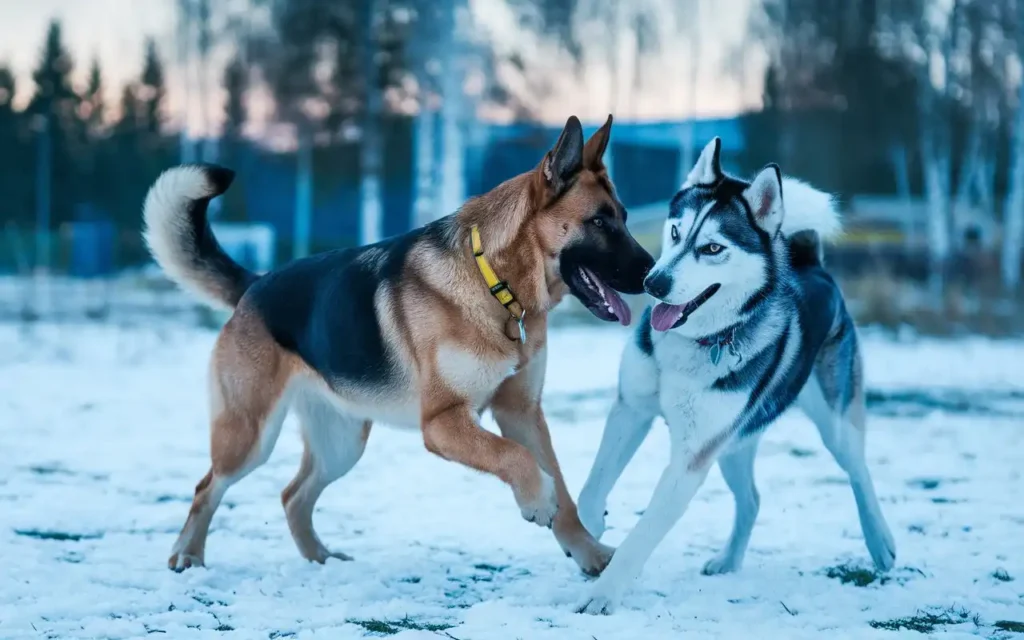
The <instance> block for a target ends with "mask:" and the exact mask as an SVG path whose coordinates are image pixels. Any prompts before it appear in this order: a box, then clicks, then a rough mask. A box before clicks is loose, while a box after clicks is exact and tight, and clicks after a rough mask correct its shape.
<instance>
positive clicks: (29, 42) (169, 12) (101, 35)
mask: <svg viewBox="0 0 1024 640" xmlns="http://www.w3.org/2000/svg"><path fill="white" fill-rule="evenodd" d="M635 1H636V2H638V3H639V1H640V0H635ZM646 2H647V3H648V4H649V5H650V4H652V5H653V6H658V3H659V2H660V4H661V5H662V6H665V7H669V6H671V5H679V3H687V4H692V0H646ZM0 5H2V6H0V61H2V62H5V63H7V64H10V65H11V66H12V67H13V68H14V70H15V71H16V73H17V74H18V79H19V92H18V100H19V102H20V103H23V102H24V101H25V100H27V98H28V95H29V93H30V92H31V76H30V74H31V70H32V68H33V67H34V66H35V65H36V64H37V61H38V58H39V52H40V50H41V47H42V43H43V36H44V33H45V30H46V25H47V23H48V21H49V20H50V19H51V18H53V17H59V18H60V19H61V20H62V23H63V27H64V33H65V39H66V42H67V44H68V46H69V48H70V49H71V51H72V54H73V56H74V58H75V62H76V78H77V79H78V80H79V81H84V76H85V72H86V70H87V68H88V65H89V60H90V59H91V58H92V57H93V56H98V57H99V58H100V60H101V62H102V65H103V69H104V72H105V78H106V83H107V94H108V98H109V100H110V102H112V103H116V100H117V96H118V94H119V92H120V88H121V86H122V85H123V83H124V82H125V81H127V80H130V79H132V78H134V77H135V76H137V75H138V73H139V65H140V64H141V52H142V48H143V42H144V39H145V38H146V37H147V36H150V35H151V36H153V37H155V38H156V39H157V42H158V44H159V45H160V49H161V53H162V54H163V57H164V58H165V60H166V61H167V63H168V65H169V69H168V75H169V76H170V78H169V84H170V86H169V96H168V100H169V105H168V111H169V114H168V115H169V116H170V117H171V118H170V119H171V121H172V122H178V121H180V118H181V115H180V114H181V113H182V107H181V104H182V102H181V101H182V93H183V92H182V91H181V90H180V87H181V78H180V74H178V73H177V70H176V69H174V68H173V63H174V60H173V57H174V49H173V43H174V40H173V38H174V28H175V14H174V0H31V2H22V1H21V0H0ZM471 6H472V7H473V12H474V16H475V18H476V20H477V21H478V24H479V25H480V26H481V28H483V29H484V30H486V31H487V32H489V33H491V34H492V37H493V38H494V39H495V41H496V43H497V46H498V47H499V48H501V47H505V46H508V45H510V44H513V43H520V44H521V41H522V39H523V38H524V34H522V33H520V32H519V31H518V30H517V29H514V28H512V27H509V26H508V25H510V24H513V20H511V16H510V14H509V13H508V9H507V8H506V7H505V5H504V3H503V1H502V0H472V1H471ZM680 6H681V5H680ZM749 6H750V0H716V1H715V2H711V1H709V0H705V1H704V2H703V3H702V7H703V9H702V11H701V13H700V16H699V19H698V20H697V23H698V24H699V25H700V32H701V45H700V60H701V64H700V73H699V81H698V90H697V101H696V106H697V112H698V114H699V115H701V116H711V115H726V114H731V113H735V112H736V111H738V110H739V109H741V108H742V107H744V106H747V105H750V104H756V103H757V101H758V95H759V93H760V91H759V87H758V84H759V73H758V71H757V70H758V69H759V68H760V63H759V59H758V56H757V52H756V51H748V52H747V54H746V60H747V63H746V65H745V66H744V68H746V69H747V70H748V71H747V74H746V75H747V78H746V82H745V84H746V85H747V86H746V89H743V88H742V87H741V82H740V79H739V78H738V77H737V75H738V74H736V73H735V72H728V73H727V72H726V69H725V67H726V60H727V57H728V56H730V55H733V54H734V53H735V52H736V51H737V47H738V45H739V44H740V43H741V40H742V37H743V35H744V32H745V30H746V22H747V15H748V12H749ZM671 13H672V12H671V11H668V10H666V12H665V14H666V16H668V15H669V14H671ZM683 19H684V21H685V22H686V23H687V24H689V23H692V22H693V16H692V13H685V14H684V15H683ZM665 22H666V24H667V25H668V26H666V29H669V30H670V33H672V31H671V30H672V29H673V27H672V26H671V25H670V24H669V23H672V22H673V20H672V19H671V18H670V17H666V19H665ZM675 28H676V29H677V31H676V32H678V27H675ZM666 40H669V41H668V42H666V43H665V45H664V46H663V48H662V51H661V53H660V54H659V55H657V56H655V57H652V58H651V59H648V60H645V61H644V64H643V71H642V76H643V80H644V82H643V84H642V86H641V89H640V91H639V92H635V93H634V92H633V91H632V90H631V89H630V87H629V85H630V78H629V75H630V74H631V72H632V69H633V67H634V63H633V61H632V57H631V52H630V51H631V50H630V48H629V45H628V44H627V45H626V46H624V48H623V56H622V64H621V67H622V69H623V74H624V77H623V79H622V80H621V82H622V84H623V86H622V88H621V91H620V93H619V96H620V97H619V103H618V105H617V106H616V107H615V108H614V112H615V113H616V115H617V117H618V118H620V119H625V120H632V119H642V120H652V119H674V118H680V117H684V116H685V115H687V114H688V109H689V104H690V99H689V98H688V94H689V91H688V86H689V81H688V78H689V74H690V59H691V56H690V52H691V45H690V42H689V40H688V39H687V38H686V37H685V35H684V36H679V35H677V36H675V37H674V38H671V39H669V38H666ZM526 49H527V50H529V51H533V52H534V55H535V56H536V58H537V59H536V60H535V61H533V64H534V65H539V66H540V67H541V68H544V67H545V66H546V67H547V68H548V69H550V70H551V71H552V72H553V73H554V74H556V76H558V77H562V75H563V72H560V71H558V69H557V68H555V69H552V67H558V66H560V65H563V64H564V63H563V62H562V61H559V60H557V56H555V55H554V54H553V53H552V52H551V51H550V50H547V49H546V48H545V47H543V46H540V45H539V44H535V45H532V46H529V47H526ZM223 57H224V56H223V55H221V56H220V58H221V59H223ZM591 58H592V59H591V60H590V62H589V63H588V65H587V67H586V68H585V70H584V73H583V74H582V79H581V80H578V81H577V80H574V79H573V78H572V76H571V75H570V74H568V73H564V81H560V82H557V83H555V84H556V87H557V89H556V91H555V92H554V93H553V94H552V95H551V96H550V97H549V98H548V99H547V100H546V101H545V102H544V103H542V105H541V109H540V111H541V114H542V115H543V117H544V119H546V120H549V121H552V122H560V121H564V119H565V117H566V115H567V114H568V113H576V114H577V115H579V116H580V117H581V118H583V119H584V120H588V121H597V120H599V119H603V117H604V115H605V114H607V113H608V111H609V110H611V107H612V104H611V99H610V83H609V78H610V76H609V72H608V69H607V66H606V63H605V62H604V61H603V56H602V54H595V55H593V56H591ZM535 68H536V67H535ZM219 76H220V72H219V70H215V71H214V73H213V77H214V78H215V79H219ZM221 99H222V96H220V95H219V92H215V93H214V94H213V95H212V96H211V97H210V99H209V101H210V103H211V106H212V108H211V109H210V111H211V112H213V113H214V114H219V112H220V108H219V101H220V100H221ZM254 106H256V111H257V116H256V117H257V119H259V118H260V117H261V115H260V112H261V111H263V110H261V109H260V108H259V105H254ZM198 110H199V109H198V106H197V105H193V108H192V110H191V112H192V115H191V119H190V124H191V127H192V128H193V129H195V128H197V126H198V125H197V121H198Z"/></svg>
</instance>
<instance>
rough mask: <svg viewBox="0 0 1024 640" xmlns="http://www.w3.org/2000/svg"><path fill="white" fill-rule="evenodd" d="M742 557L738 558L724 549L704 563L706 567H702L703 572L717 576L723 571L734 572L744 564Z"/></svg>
mask: <svg viewBox="0 0 1024 640" xmlns="http://www.w3.org/2000/svg"><path fill="white" fill-rule="evenodd" d="M742 562H743V561H742V559H741V558H736V557H734V556H732V555H730V554H729V553H727V552H725V551H723V552H722V553H720V554H718V555H717V556H715V557H714V558H711V559H710V560H708V561H707V562H705V563H704V568H703V569H701V571H700V572H701V573H702V574H704V575H706V576H717V575H720V574H723V573H734V572H736V571H739V570H740V567H741V566H742Z"/></svg>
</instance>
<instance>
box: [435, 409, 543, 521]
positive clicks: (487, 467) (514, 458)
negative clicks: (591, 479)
mask: <svg viewBox="0 0 1024 640" xmlns="http://www.w3.org/2000/svg"><path fill="white" fill-rule="evenodd" d="M432 400H433V401H432V402H427V403H425V404H424V408H423V442H424V444H425V445H426V447H427V450H429V451H430V452H431V453H434V454H437V455H438V456H440V457H442V458H444V459H445V460H451V461H452V462H458V463H460V464H463V465H465V466H467V467H470V468H472V469H476V470H477V471H483V472H485V473H490V474H492V475H494V476H497V477H498V478H500V479H501V480H502V481H504V482H505V483H506V484H508V485H509V486H510V487H512V493H513V495H514V496H515V499H516V503H517V504H518V505H519V509H520V511H521V512H522V514H523V518H525V519H526V520H528V521H530V522H534V523H536V524H538V525H540V526H543V527H550V526H551V524H552V522H553V521H554V519H555V512H556V511H557V510H558V500H557V496H556V482H555V481H554V480H553V479H552V477H551V476H550V475H549V474H547V473H545V472H544V471H542V470H541V469H540V467H539V466H538V465H537V460H536V459H535V458H534V457H533V455H532V454H531V453H530V452H529V451H528V450H527V448H526V447H524V446H523V445H521V444H519V443H518V442H513V441H512V440H509V439H508V438H502V437H500V436H497V435H494V434H493V433H491V432H489V431H487V430H485V429H483V428H481V427H480V425H479V424H478V423H477V416H476V414H475V412H474V411H473V410H472V409H471V408H470V406H469V405H468V404H467V403H465V402H461V401H459V400H457V399H452V398H448V399H436V398H434V399H432ZM438 407H440V408H438Z"/></svg>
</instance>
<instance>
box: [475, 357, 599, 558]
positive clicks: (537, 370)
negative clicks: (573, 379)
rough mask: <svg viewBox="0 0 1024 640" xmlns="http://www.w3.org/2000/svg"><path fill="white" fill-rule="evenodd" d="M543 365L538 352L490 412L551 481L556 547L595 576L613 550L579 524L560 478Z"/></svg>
mask: <svg viewBox="0 0 1024 640" xmlns="http://www.w3.org/2000/svg"><path fill="white" fill-rule="evenodd" d="M544 365H545V362H544V358H543V353H542V354H540V357H535V358H534V360H533V361H532V362H531V363H530V365H529V366H527V367H526V368H524V369H523V370H522V371H520V372H518V373H517V374H516V375H515V376H513V377H511V378H509V379H508V380H506V381H505V382H504V383H502V385H501V386H500V387H499V388H498V391H497V393H495V395H494V398H493V400H492V401H491V411H492V412H493V414H494V420H495V422H497V423H498V428H500V429H501V433H502V434H503V435H505V436H506V437H508V438H509V439H511V440H514V441H515V442H518V443H519V444H521V445H523V446H524V447H525V448H526V449H528V450H529V451H530V452H532V453H533V455H534V456H535V457H536V459H537V461H538V462H539V463H540V466H541V468H542V469H543V470H544V471H545V472H546V473H547V474H548V475H550V476H551V478H553V479H554V489H555V493H556V495H557V499H558V512H557V513H556V515H555V519H554V524H553V527H552V528H553V530H554V533H555V539H556V540H557V541H558V544H559V545H560V546H561V547H562V550H563V551H564V552H565V553H566V555H568V556H570V557H572V559H573V560H575V561H576V564H578V565H579V567H580V569H581V570H582V571H583V572H584V573H586V574H587V575H592V576H593V575H598V574H600V573H601V571H603V570H604V568H605V566H607V564H608V560H609V559H610V558H611V557H612V552H613V550H612V549H611V548H610V547H606V546H604V545H602V544H601V543H600V542H598V541H597V540H595V539H594V537H593V536H592V535H590V533H588V532H587V530H586V529H585V528H584V527H583V524H582V523H580V519H579V514H578V513H577V511H576V505H575V503H574V502H573V500H572V496H571V495H570V494H569V489H568V487H567V486H566V484H565V478H564V477H563V476H562V470H561V468H560V467H559V464H558V458H557V457H556V456H555V449H554V447H553V446H552V444H551V433H550V432H549V431H548V424H547V420H545V418H544V412H543V410H542V409H541V406H540V390H541V386H542V384H543V368H544Z"/></svg>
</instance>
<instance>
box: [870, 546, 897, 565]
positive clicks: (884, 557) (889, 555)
mask: <svg viewBox="0 0 1024 640" xmlns="http://www.w3.org/2000/svg"><path fill="white" fill-rule="evenodd" d="M869 551H870V553H871V560H872V561H873V562H874V563H875V567H876V568H877V569H878V570H879V571H881V572H882V573H885V572H886V571H888V570H890V569H892V568H893V567H894V566H895V565H896V545H895V544H894V543H893V542H892V539H890V540H888V544H885V545H880V546H879V547H878V548H875V549H869Z"/></svg>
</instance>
